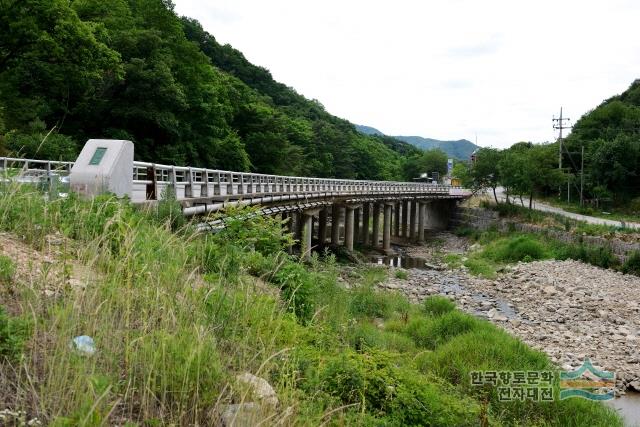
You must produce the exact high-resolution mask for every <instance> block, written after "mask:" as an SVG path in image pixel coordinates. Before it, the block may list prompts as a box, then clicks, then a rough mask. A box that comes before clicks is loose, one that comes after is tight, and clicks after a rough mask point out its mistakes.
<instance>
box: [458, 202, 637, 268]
mask: <svg viewBox="0 0 640 427" xmlns="http://www.w3.org/2000/svg"><path fill="white" fill-rule="evenodd" d="M451 225H452V226H453V227H456V226H466V227H471V228H474V229H477V230H482V231H484V230H488V229H489V228H495V229H497V230H499V231H510V230H517V231H522V232H525V233H542V234H546V235H547V236H549V237H551V238H553V239H556V240H559V241H561V242H565V243H575V244H579V243H583V244H585V245H588V246H594V247H597V246H601V247H606V248H610V249H611V251H612V252H613V253H614V254H615V255H616V256H617V257H618V258H619V259H620V261H621V262H624V261H625V260H626V259H627V257H628V256H629V255H630V254H631V253H632V252H634V251H640V243H630V242H625V241H623V240H620V239H617V238H606V237H600V236H587V235H578V234H575V233H571V232H568V231H564V230H556V229H552V228H548V227H544V226H541V225H536V224H525V223H521V222H518V221H516V220H513V219H508V218H500V217H499V215H498V212H496V211H493V210H490V209H484V208H462V207H459V208H458V209H456V212H455V214H454V216H453V218H452V220H451Z"/></svg>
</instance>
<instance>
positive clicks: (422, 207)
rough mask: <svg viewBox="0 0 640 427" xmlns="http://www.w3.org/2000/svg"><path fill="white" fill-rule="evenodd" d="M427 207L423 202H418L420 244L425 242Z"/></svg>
mask: <svg viewBox="0 0 640 427" xmlns="http://www.w3.org/2000/svg"><path fill="white" fill-rule="evenodd" d="M426 208H427V205H426V204H425V203H423V202H418V242H420V243H422V242H424V216H425V212H426V211H427V209H426Z"/></svg>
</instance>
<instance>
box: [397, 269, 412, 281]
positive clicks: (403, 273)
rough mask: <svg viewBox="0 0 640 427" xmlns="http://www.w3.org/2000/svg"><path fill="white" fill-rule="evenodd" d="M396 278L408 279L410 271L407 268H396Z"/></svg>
mask: <svg viewBox="0 0 640 427" xmlns="http://www.w3.org/2000/svg"><path fill="white" fill-rule="evenodd" d="M395 276H396V279H402V280H407V279H408V278H409V273H407V271H406V270H396V272H395Z"/></svg>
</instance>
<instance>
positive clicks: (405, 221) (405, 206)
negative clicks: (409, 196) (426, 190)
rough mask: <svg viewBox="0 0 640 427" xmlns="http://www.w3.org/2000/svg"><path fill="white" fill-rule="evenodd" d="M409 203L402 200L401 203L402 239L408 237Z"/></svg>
mask: <svg viewBox="0 0 640 427" xmlns="http://www.w3.org/2000/svg"><path fill="white" fill-rule="evenodd" d="M408 222H409V201H408V200H404V201H403V202H402V237H404V238H405V239H406V238H407V237H409V225H408Z"/></svg>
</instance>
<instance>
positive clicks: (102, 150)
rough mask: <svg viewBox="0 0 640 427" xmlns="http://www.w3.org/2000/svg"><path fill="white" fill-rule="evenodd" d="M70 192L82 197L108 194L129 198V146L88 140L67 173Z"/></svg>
mask: <svg viewBox="0 0 640 427" xmlns="http://www.w3.org/2000/svg"><path fill="white" fill-rule="evenodd" d="M69 182H70V185H71V190H72V191H74V192H76V193H79V194H82V195H84V196H95V195H98V194H101V193H105V192H110V193H114V194H115V195H116V196H118V197H124V196H128V197H132V196H133V143H132V142H131V141H124V140H118V139H90V140H89V141H87V143H86V144H85V145H84V148H83V149H82V151H81V152H80V156H78V159H77V160H76V161H75V162H74V164H73V167H72V168H71V172H70V174H69Z"/></svg>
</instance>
